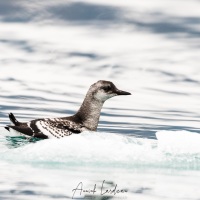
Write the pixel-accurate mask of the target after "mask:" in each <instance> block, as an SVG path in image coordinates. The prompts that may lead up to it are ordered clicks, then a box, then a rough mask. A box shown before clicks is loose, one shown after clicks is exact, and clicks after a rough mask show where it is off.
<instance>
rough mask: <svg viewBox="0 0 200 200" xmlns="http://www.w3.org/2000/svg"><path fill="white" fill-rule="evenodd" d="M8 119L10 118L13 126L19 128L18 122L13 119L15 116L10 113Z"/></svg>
mask: <svg viewBox="0 0 200 200" xmlns="http://www.w3.org/2000/svg"><path fill="white" fill-rule="evenodd" d="M8 116H9V118H10V121H11V122H12V123H13V124H14V125H15V126H20V124H21V123H20V122H19V121H17V119H16V118H15V116H14V115H13V114H12V113H10V114H9V115H8Z"/></svg>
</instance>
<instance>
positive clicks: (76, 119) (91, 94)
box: [5, 81, 130, 139]
mask: <svg viewBox="0 0 200 200" xmlns="http://www.w3.org/2000/svg"><path fill="white" fill-rule="evenodd" d="M117 95H130V93H129V92H125V91H122V90H118V89H117V88H116V87H115V85H114V84H113V83H112V82H109V81H98V82H96V83H94V84H93V85H91V87H90V89H89V90H88V92H87V94H86V97H85V99H84V101H83V103H82V105H81V107H80V109H79V110H78V112H77V113H76V114H75V115H73V116H70V117H62V118H44V119H35V120H32V121H30V122H27V123H22V122H19V121H17V119H16V118H15V116H14V115H13V114H12V113H10V114H9V118H10V120H11V122H12V123H13V124H14V125H8V126H6V127H5V128H6V129H7V130H9V129H10V128H12V129H14V130H16V131H18V132H20V133H22V134H24V135H27V136H30V137H37V138H43V139H47V138H61V137H65V136H69V135H71V134H78V133H81V132H83V131H85V130H89V131H96V129H97V126H98V122H99V117H100V112H101V108H102V106H103V103H104V102H105V101H106V100H107V99H109V98H111V97H114V96H117Z"/></svg>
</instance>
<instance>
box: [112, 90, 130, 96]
mask: <svg viewBox="0 0 200 200" xmlns="http://www.w3.org/2000/svg"><path fill="white" fill-rule="evenodd" d="M115 93H116V94H117V95H131V93H130V92H126V91H123V90H118V89H116V91H115Z"/></svg>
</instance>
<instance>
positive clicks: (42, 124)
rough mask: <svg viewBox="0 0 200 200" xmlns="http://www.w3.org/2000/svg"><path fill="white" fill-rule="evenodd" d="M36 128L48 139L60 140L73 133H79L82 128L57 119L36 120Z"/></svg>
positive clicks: (70, 122)
mask: <svg viewBox="0 0 200 200" xmlns="http://www.w3.org/2000/svg"><path fill="white" fill-rule="evenodd" d="M36 126H37V127H38V129H39V130H40V131H41V132H42V133H43V134H45V135H47V136H48V138H62V137H65V136H69V135H71V134H72V133H73V131H75V132H79V131H80V132H81V128H82V127H81V126H80V125H79V124H75V123H74V122H72V121H69V120H64V119H59V118H57V119H56V118H54V119H45V120H38V121H37V122H36Z"/></svg>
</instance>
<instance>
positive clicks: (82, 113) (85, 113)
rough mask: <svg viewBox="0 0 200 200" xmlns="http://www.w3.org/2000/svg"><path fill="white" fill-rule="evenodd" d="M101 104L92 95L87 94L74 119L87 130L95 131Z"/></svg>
mask: <svg viewBox="0 0 200 200" xmlns="http://www.w3.org/2000/svg"><path fill="white" fill-rule="evenodd" d="M103 103H104V102H101V101H98V100H97V99H95V98H94V97H93V96H92V95H88V94H87V95H86V97H85V99H84V101H83V103H82V105H81V107H80V109H79V110H78V112H77V113H76V114H75V117H76V118H78V119H79V121H80V122H81V123H82V124H83V126H85V127H86V128H87V129H89V130H91V131H96V129H97V126H98V123H99V118H100V113H101V109H102V106H103Z"/></svg>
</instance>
